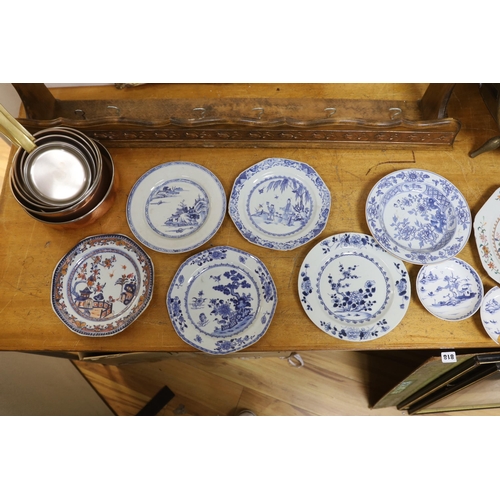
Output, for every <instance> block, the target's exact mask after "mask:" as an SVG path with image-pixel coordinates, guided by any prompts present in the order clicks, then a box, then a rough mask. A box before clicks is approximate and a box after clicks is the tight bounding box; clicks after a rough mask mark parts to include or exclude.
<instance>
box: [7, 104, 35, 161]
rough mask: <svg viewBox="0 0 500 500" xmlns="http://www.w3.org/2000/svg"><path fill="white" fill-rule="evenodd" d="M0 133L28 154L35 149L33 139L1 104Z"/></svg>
mask: <svg viewBox="0 0 500 500" xmlns="http://www.w3.org/2000/svg"><path fill="white" fill-rule="evenodd" d="M0 132H2V133H3V134H5V136H6V137H8V138H9V139H10V140H11V141H12V142H13V143H14V144H17V145H18V146H19V147H21V148H23V149H24V150H26V151H27V152H28V153H31V152H32V151H33V150H34V149H35V148H36V144H35V138H34V137H33V136H32V135H31V134H30V133H29V132H28V131H27V130H26V129H25V128H24V127H23V126H22V125H21V124H20V123H19V122H18V121H17V120H16V119H15V118H14V117H13V116H12V115H11V114H10V113H9V112H8V111H7V110H6V109H5V108H4V107H3V106H2V105H1V104H0Z"/></svg>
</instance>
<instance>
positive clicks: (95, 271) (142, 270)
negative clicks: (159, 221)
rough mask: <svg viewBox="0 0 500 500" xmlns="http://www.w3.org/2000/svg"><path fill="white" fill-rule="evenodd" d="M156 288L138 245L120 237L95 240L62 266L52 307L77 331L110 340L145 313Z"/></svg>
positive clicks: (75, 251) (56, 272) (71, 254)
mask: <svg viewBox="0 0 500 500" xmlns="http://www.w3.org/2000/svg"><path fill="white" fill-rule="evenodd" d="M153 283H154V275H153V263H152V261H151V259H150V258H149V256H148V255H147V254H146V253H145V252H144V250H143V249H142V248H141V247H139V246H138V245H137V243H135V242H134V241H133V240H131V239H130V238H128V237H127V236H123V235H121V234H99V235H96V236H90V237H88V238H85V239H84V240H82V241H80V243H78V245H76V246H75V247H74V248H73V249H72V250H70V251H69V252H68V253H67V254H66V255H65V256H64V257H63V258H62V259H61V260H60V262H59V263H58V264H57V266H56V268H55V270H54V274H53V277H52V293H51V302H52V308H53V309H54V312H55V313H56V314H57V316H58V317H59V319H60V320H61V321H62V322H63V323H64V324H65V325H66V326H67V327H68V328H69V329H70V330H72V331H73V332H75V333H77V334H79V335H83V336H86V337H107V336H110V335H115V334H116V333H118V332H121V331H122V330H124V329H125V328H127V327H128V326H129V325H130V324H131V323H133V322H134V321H135V320H136V319H137V318H138V317H139V316H140V315H141V314H142V313H143V312H144V310H145V309H146V308H147V306H148V305H149V302H150V301H151V298H152V296H153Z"/></svg>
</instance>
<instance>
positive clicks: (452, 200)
mask: <svg viewBox="0 0 500 500" xmlns="http://www.w3.org/2000/svg"><path fill="white" fill-rule="evenodd" d="M366 219H367V221H368V226H369V229H370V232H371V233H372V235H373V237H374V238H375V239H376V240H377V241H378V242H379V244H380V246H381V247H383V248H385V249H386V250H387V251H388V252H391V253H392V254H393V255H395V256H396V257H399V258H400V259H402V260H404V261H406V262H411V263H413V264H421V265H422V264H430V263H432V262H441V261H444V260H446V259H449V258H451V257H454V256H455V255H457V254H458V253H459V252H460V251H461V250H462V249H463V247H464V246H465V244H466V243H467V241H468V239H469V236H470V232H471V228H472V220H471V213H470V209H469V206H468V204H467V201H466V200H465V198H464V196H463V195H462V193H461V192H460V191H459V190H458V189H457V188H456V187H455V186H454V185H453V184H452V183H451V182H449V181H448V180H446V179H445V178H444V177H441V176H440V175H437V174H435V173H433V172H429V171H427V170H417V169H409V170H400V171H398V172H395V173H392V174H389V175H387V176H385V177H384V178H383V179H381V180H380V181H379V182H377V184H375V186H374V187H373V188H372V190H371V192H370V194H369V195H368V199H367V201H366Z"/></svg>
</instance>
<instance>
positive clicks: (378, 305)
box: [299, 233, 411, 342]
mask: <svg viewBox="0 0 500 500" xmlns="http://www.w3.org/2000/svg"><path fill="white" fill-rule="evenodd" d="M299 293H300V298H301V303H302V307H303V308H304V311H305V312H306V314H307V315H308V316H309V319H310V320H311V321H312V322H313V323H314V324H315V325H316V326H317V327H318V328H319V329H321V330H322V331H323V332H325V333H327V334H328V335H331V336H332V337H336V338H339V339H341V340H349V341H352V342H366V341H369V340H375V339H377V338H380V337H382V336H383V335H386V334H387V333H389V332H390V331H391V330H393V329H394V328H395V327H396V326H397V325H398V324H399V323H400V322H401V320H402V319H403V317H404V316H405V314H406V312H407V310H408V307H409V304H410V297H411V285H410V278H409V276H408V272H407V270H406V267H405V265H404V263H403V262H402V261H401V260H399V259H397V258H396V257H394V256H393V255H391V254H389V253H388V252H386V251H385V250H384V249H383V248H382V247H381V246H380V245H379V244H378V243H377V242H376V241H375V239H374V238H373V237H372V236H369V235H366V234H360V233H341V234H336V235H333V236H330V237H328V238H326V239H324V240H323V241H321V242H319V243H318V244H317V245H316V246H315V247H313V249H312V250H311V251H310V252H309V253H308V254H307V256H306V258H305V259H304V261H303V263H302V266H301V268H300V273H299Z"/></svg>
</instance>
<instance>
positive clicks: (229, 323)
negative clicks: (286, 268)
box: [166, 246, 278, 354]
mask: <svg viewBox="0 0 500 500" xmlns="http://www.w3.org/2000/svg"><path fill="white" fill-rule="evenodd" d="M277 300H278V298H277V294H276V287H275V285H274V282H273V279H272V277H271V275H270V274H269V271H268V270H267V268H266V267H265V266H264V264H263V263H262V262H261V261H260V260H259V259H258V258H257V257H254V256H253V255H251V254H249V253H247V252H244V251H242V250H237V249H236V248H232V247H228V246H220V247H214V248H210V249H208V250H204V251H202V252H200V253H198V254H196V255H194V256H192V257H190V258H189V259H187V260H186V261H185V262H184V263H183V264H182V265H181V267H180V268H179V270H178V271H177V273H176V275H175V276H174V279H173V280H172V283H171V285H170V287H169V290H168V292H167V299H166V303H167V309H168V313H169V315H170V319H171V321H172V325H173V326H174V329H175V331H176V332H177V334H178V335H179V337H181V339H182V340H184V341H185V342H186V343H188V344H189V345H191V346H193V347H195V348H196V349H199V350H200V351H204V352H207V353H209V354H227V353H230V352H236V351H239V350H241V349H245V348H246V347H248V346H250V345H252V344H254V343H255V342H257V341H258V340H259V339H260V338H261V337H262V336H263V335H264V333H266V331H267V329H268V328H269V325H270V323H271V319H272V318H273V315H274V312H275V310H276V303H277Z"/></svg>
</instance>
